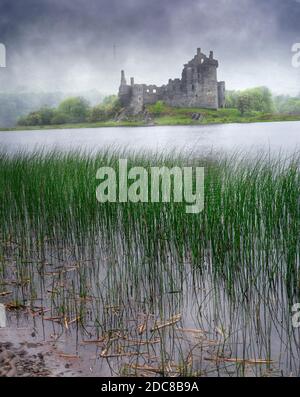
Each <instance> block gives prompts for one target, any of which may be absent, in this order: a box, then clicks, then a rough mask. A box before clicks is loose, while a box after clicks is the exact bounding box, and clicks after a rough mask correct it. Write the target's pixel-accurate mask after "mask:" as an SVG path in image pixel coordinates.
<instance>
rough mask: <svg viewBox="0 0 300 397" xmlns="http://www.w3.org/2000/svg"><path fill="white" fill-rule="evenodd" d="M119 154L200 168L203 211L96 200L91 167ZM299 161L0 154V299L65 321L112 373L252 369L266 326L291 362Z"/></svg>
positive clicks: (263, 346)
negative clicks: (93, 348)
mask: <svg viewBox="0 0 300 397" xmlns="http://www.w3.org/2000/svg"><path fill="white" fill-rule="evenodd" d="M120 158H127V159H128V168H130V167H131V166H142V167H145V168H146V169H148V168H149V167H151V166H162V165H165V166H168V167H172V166H179V167H182V166H193V167H196V166H198V167H204V169H205V206H204V210H203V211H202V212H201V213H199V214H187V213H186V212H185V204H186V203H184V202H183V203H174V202H171V203H151V202H149V203H131V202H127V203H102V204H100V203H98V202H97V200H96V187H97V185H98V184H99V181H97V180H96V171H97V169H98V168H99V167H101V166H110V167H113V168H115V169H116V170H117V166H118V160H119V159H120ZM299 160H300V157H299V154H297V153H296V154H295V155H294V156H292V157H289V158H287V157H284V156H283V155H282V156H281V157H280V158H278V157H276V158H274V157H273V158H271V157H270V156H269V155H265V154H260V155H257V157H256V158H253V157H252V158H251V160H250V159H248V158H247V156H244V157H242V156H241V155H240V154H236V155H232V156H230V157H225V156H222V155H218V156H216V155H210V156H205V157H202V158H199V157H198V156H187V155H186V154H181V153H172V154H168V155H161V154H160V155H159V154H156V153H130V152H126V151H120V150H118V149H112V148H111V149H107V150H103V151H102V152H100V153H96V154H95V153H94V154H89V153H84V152H71V153H70V152H68V153H63V152H57V151H53V152H51V153H49V152H48V153H43V152H41V151H37V152H35V153H31V154H26V153H17V154H15V155H13V156H8V155H6V154H5V153H2V154H1V155H0V240H1V245H0V247H1V248H0V299H2V300H5V301H6V303H7V305H8V306H7V307H9V305H11V306H10V309H11V310H13V308H14V307H13V305H15V306H16V307H18V306H19V307H22V308H25V309H26V310H27V311H29V312H30V313H31V316H32V317H33V318H35V319H36V318H37V317H42V318H43V320H44V321H45V322H47V323H51V324H52V326H53V327H54V328H55V334H56V333H58V337H59V334H61V333H62V332H66V331H69V330H70V329H76V330H77V332H79V333H80V334H81V341H82V343H83V345H85V346H86V345H91V344H92V345H93V344H95V346H97V349H98V350H99V351H98V357H100V358H101V359H102V360H105V362H107V363H108V365H109V368H110V370H111V372H112V373H118V374H119V373H125V374H129V375H130V374H141V375H145V374H150V375H153V374H156V375H158V376H159V375H170V376H171V375H178V374H185V375H208V374H209V373H211V372H213V373H216V372H218V371H220V373H222V374H226V375H228V374H231V373H233V372H234V373H235V374H238V375H247V373H248V372H249V371H250V372H251V371H252V372H253V373H254V374H257V373H259V374H262V373H265V372H266V371H268V369H270V367H271V366H272V365H273V359H272V344H273V342H274V338H275V339H276V338H280V340H281V343H282V344H283V345H284V346H285V348H286V349H287V351H288V353H289V365H288V366H286V364H284V365H285V367H284V368H285V370H291V369H292V370H294V369H295V368H296V367H297V365H296V362H297V358H296V357H297V354H298V352H299V349H298V348H297V341H298V340H299V333H296V331H295V330H294V329H292V327H291V325H290V324H291V319H290V316H289V311H290V307H291V305H292V303H293V302H297V301H298V300H297V299H299V287H300V284H299V281H300V275H299V253H300V249H299V248H300V247H299V244H300V240H299V230H300V227H299V226H300V225H299V222H300V213H299V212H300V201H299V186H300V184H299V164H300V163H299ZM117 175H118V174H117ZM1 294H2V295H1ZM283 324H284V328H283ZM276 343H277V342H276ZM287 346H289V347H288V348H287ZM278 365H279V368H280V367H281V364H278ZM254 367H255V369H253V368H254ZM257 367H259V371H258V370H257ZM247 371H248V372H247ZM257 371H258V372H257ZM252 372H251V373H252Z"/></svg>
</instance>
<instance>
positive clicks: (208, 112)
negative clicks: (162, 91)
mask: <svg viewBox="0 0 300 397" xmlns="http://www.w3.org/2000/svg"><path fill="white" fill-rule="evenodd" d="M154 106H155V105H153V106H152V105H151V106H149V107H148V111H149V113H150V114H152V115H153V121H154V124H156V125H199V124H200V125H201V124H202V125H205V124H227V123H257V122H272V121H299V120H300V115H289V114H278V113H263V112H254V111H252V112H249V113H246V114H245V115H243V116H241V114H240V112H239V110H238V109H219V110H212V109H199V108H195V109H193V108H171V107H168V106H165V105H164V106H163V109H162V110H161V111H160V112H159V114H158V113H156V114H155V109H153V108H154ZM193 114H200V115H201V116H200V119H199V120H193V118H192V116H193Z"/></svg>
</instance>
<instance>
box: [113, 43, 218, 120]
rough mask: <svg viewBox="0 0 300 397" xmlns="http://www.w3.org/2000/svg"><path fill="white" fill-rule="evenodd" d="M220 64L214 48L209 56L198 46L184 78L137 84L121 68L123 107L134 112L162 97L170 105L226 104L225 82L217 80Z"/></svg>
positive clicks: (195, 106) (199, 105)
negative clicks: (158, 82)
mask: <svg viewBox="0 0 300 397" xmlns="http://www.w3.org/2000/svg"><path fill="white" fill-rule="evenodd" d="M218 66H219V64H218V61H217V60H216V59H214V56H213V52H212V51H210V54H209V57H207V56H206V55H205V54H203V53H202V52H201V49H200V48H198V49H197V54H196V55H195V56H194V58H193V59H192V60H190V61H189V62H188V63H186V64H185V65H184V68H183V71H182V75H181V79H174V80H172V79H169V82H168V84H166V85H163V86H161V87H158V86H156V85H147V84H135V82H134V78H133V77H131V78H130V85H129V84H127V81H126V78H125V73H124V71H123V70H122V71H121V85H120V88H119V100H120V102H121V105H122V107H124V108H126V109H128V110H129V111H130V112H131V113H132V114H138V113H140V112H142V111H143V110H144V109H145V105H148V104H154V103H156V102H157V101H159V100H161V101H163V102H165V103H166V104H167V105H169V106H174V107H190V108H192V107H194V108H207V109H219V108H223V107H224V106H225V82H224V81H220V82H218V80H217V68H218Z"/></svg>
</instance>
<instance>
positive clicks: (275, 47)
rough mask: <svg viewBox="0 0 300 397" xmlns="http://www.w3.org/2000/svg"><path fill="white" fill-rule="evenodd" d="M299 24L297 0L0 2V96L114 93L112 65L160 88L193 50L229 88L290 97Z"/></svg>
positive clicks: (298, 87) (295, 84)
mask: <svg viewBox="0 0 300 397" xmlns="http://www.w3.org/2000/svg"><path fill="white" fill-rule="evenodd" d="M299 26H300V0H0V42H2V43H4V44H5V45H6V47H7V68H6V69H3V68H0V91H2V90H13V89H16V88H24V89H27V90H30V91H56V90H58V91H85V90H90V89H97V90H99V91H102V92H106V93H109V92H116V90H117V88H118V85H119V80H120V76H119V75H120V70H121V69H125V71H126V75H127V78H129V77H130V76H134V77H135V80H136V82H145V83H155V84H158V85H160V84H164V83H166V82H167V81H168V79H169V77H171V78H175V77H180V75H181V70H182V66H183V64H184V63H185V62H186V61H188V60H189V59H191V58H192V57H193V56H194V53H195V51H196V48H197V47H201V48H202V50H203V52H205V53H208V52H209V50H211V49H212V50H214V54H215V57H216V58H217V59H218V60H219V64H220V66H219V70H218V77H219V80H225V81H226V84H227V88H228V89H239V88H240V89H242V88H246V87H251V86H258V85H267V86H269V87H270V88H271V89H272V90H273V91H274V92H275V93H290V94H296V93H299V92H300V69H295V68H293V67H292V66H291V57H292V53H291V47H292V45H293V43H296V42H300V28H299Z"/></svg>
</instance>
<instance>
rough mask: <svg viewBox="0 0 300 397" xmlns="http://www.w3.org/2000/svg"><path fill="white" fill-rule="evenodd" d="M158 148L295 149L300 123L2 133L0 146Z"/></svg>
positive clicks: (11, 148)
mask: <svg viewBox="0 0 300 397" xmlns="http://www.w3.org/2000/svg"><path fill="white" fill-rule="evenodd" d="M111 145H112V146H116V147H121V148H127V149H131V150H134V149H137V150H142V149H151V150H155V151H157V150H159V151H168V150H174V149H176V150H180V151H182V150H187V151H191V150H192V151H201V152H203V151H210V150H213V151H214V152H215V151H219V150H222V151H232V150H236V149H238V150H241V149H242V150H246V151H247V152H248V151H249V150H250V149H253V150H264V151H269V150H270V151H271V152H277V151H279V150H284V151H285V152H289V151H295V149H297V148H298V149H299V147H300V122H298V121H295V122H276V123H253V124H222V125H210V126H176V127H167V126H166V127H135V128H130V127H117V128H110V127H108V128H90V129H89V128H82V129H61V130H41V131H17V132H14V131H10V132H0V146H1V147H5V148H6V150H8V151H9V152H15V151H18V150H33V149H35V148H37V147H40V146H43V147H44V148H45V149H46V150H51V149H53V148H58V149H63V150H70V149H72V148H73V149H87V150H100V149H103V147H105V146H111Z"/></svg>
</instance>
